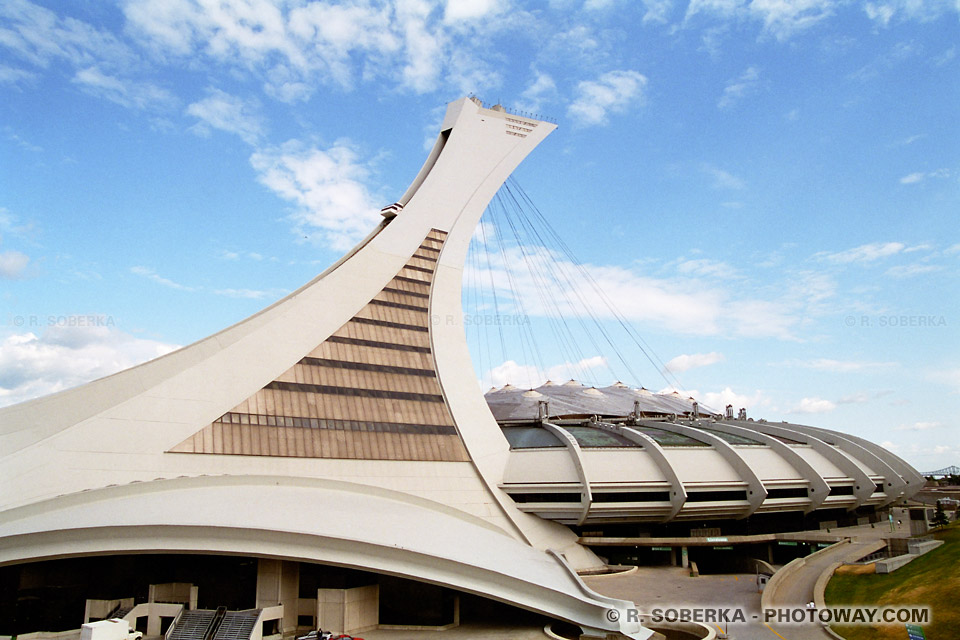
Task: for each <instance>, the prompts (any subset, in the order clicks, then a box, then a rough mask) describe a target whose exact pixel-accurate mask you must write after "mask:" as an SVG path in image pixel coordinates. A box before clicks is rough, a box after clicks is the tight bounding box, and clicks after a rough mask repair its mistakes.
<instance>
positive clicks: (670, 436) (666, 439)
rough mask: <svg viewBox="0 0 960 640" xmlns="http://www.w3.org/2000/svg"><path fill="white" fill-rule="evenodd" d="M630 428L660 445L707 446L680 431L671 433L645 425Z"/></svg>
mask: <svg viewBox="0 0 960 640" xmlns="http://www.w3.org/2000/svg"><path fill="white" fill-rule="evenodd" d="M630 428H631V429H636V430H637V431H639V432H640V433H643V434H646V435H648V436H650V437H651V438H653V441H654V442H656V443H657V444H658V445H660V446H661V447H709V446H710V445H708V444H707V443H706V442H701V441H699V440H695V439H694V438H691V437H689V436H685V435H683V434H682V433H673V432H671V431H664V430H663V429H657V428H656V427H646V426H637V427H630Z"/></svg>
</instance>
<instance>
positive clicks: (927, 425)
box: [896, 421, 944, 431]
mask: <svg viewBox="0 0 960 640" xmlns="http://www.w3.org/2000/svg"><path fill="white" fill-rule="evenodd" d="M942 426H944V425H943V423H942V422H935V421H929V422H914V423H912V424H902V425H900V426H899V427H897V428H896V430H897V431H927V430H928V429H939V428H940V427H942Z"/></svg>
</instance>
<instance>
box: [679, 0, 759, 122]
mask: <svg viewBox="0 0 960 640" xmlns="http://www.w3.org/2000/svg"><path fill="white" fill-rule="evenodd" d="M691 5H692V3H691ZM759 86H760V70H759V69H757V68H756V67H747V69H746V71H744V72H743V73H741V74H740V75H739V76H738V77H737V78H734V79H733V80H730V81H729V82H727V86H725V87H724V88H723V95H722V96H720V100H718V101H717V107H719V108H720V109H730V108H732V107H734V106H735V105H736V104H737V103H738V102H740V101H741V100H742V99H743V98H745V97H747V96H749V95H752V94H754V93H756V91H757V89H758V88H759Z"/></svg>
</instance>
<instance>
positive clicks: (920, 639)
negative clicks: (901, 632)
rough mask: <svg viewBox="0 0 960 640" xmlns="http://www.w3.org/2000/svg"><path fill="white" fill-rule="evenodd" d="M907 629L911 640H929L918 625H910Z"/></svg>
mask: <svg viewBox="0 0 960 640" xmlns="http://www.w3.org/2000/svg"><path fill="white" fill-rule="evenodd" d="M906 627H907V636H908V637H909V638H910V640H927V636H925V635H924V634H923V627H921V626H920V625H916V624H908V625H906Z"/></svg>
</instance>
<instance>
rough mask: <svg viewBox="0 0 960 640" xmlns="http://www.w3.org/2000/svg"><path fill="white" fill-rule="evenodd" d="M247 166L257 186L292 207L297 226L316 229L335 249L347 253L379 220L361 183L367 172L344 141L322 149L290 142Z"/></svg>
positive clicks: (377, 208)
mask: <svg viewBox="0 0 960 640" xmlns="http://www.w3.org/2000/svg"><path fill="white" fill-rule="evenodd" d="M250 164H251V165H252V166H253V168H254V169H255V170H256V171H257V173H258V174H259V176H258V179H259V180H260V182H261V183H263V184H264V185H266V186H267V187H268V188H269V189H271V190H272V191H273V192H275V193H276V194H277V195H279V196H280V197H281V198H283V199H285V200H288V201H290V202H292V203H294V204H295V205H296V206H297V208H296V210H295V211H294V213H293V216H292V217H293V220H294V221H295V223H296V224H297V226H298V228H299V229H301V230H303V231H304V232H305V233H307V234H309V230H310V229H311V228H312V229H317V230H319V231H321V232H322V239H323V241H324V242H325V243H326V244H328V245H330V246H331V247H333V248H334V249H340V250H345V249H349V248H350V247H351V246H353V244H355V243H356V242H357V241H358V240H360V239H361V238H363V236H365V235H366V234H367V233H369V232H370V231H372V230H373V228H374V227H375V226H376V225H377V223H378V222H379V221H380V215H379V212H380V206H379V205H378V200H377V199H376V198H375V197H374V196H373V195H372V194H371V193H370V191H369V189H368V188H367V186H366V184H365V182H366V180H367V178H368V177H369V173H370V172H369V170H368V169H367V167H366V166H364V165H363V164H361V163H360V162H359V160H358V158H357V153H356V152H355V151H354V150H353V148H352V147H351V146H350V145H349V143H347V142H343V141H341V142H339V143H337V144H336V145H334V146H333V147H330V148H329V149H326V150H323V149H317V148H315V147H307V146H306V145H304V144H303V143H302V142H299V141H296V140H291V141H289V142H287V143H285V144H283V145H280V146H278V147H270V148H266V149H261V150H259V151H257V152H255V153H254V154H253V155H252V156H250Z"/></svg>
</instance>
